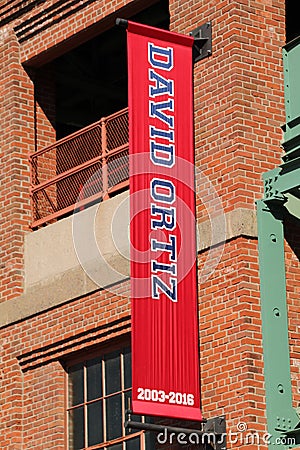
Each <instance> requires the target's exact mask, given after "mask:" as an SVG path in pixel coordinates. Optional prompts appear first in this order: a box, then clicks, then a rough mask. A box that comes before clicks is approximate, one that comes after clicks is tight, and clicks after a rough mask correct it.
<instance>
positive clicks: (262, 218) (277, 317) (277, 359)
mask: <svg viewBox="0 0 300 450" xmlns="http://www.w3.org/2000/svg"><path fill="white" fill-rule="evenodd" d="M280 195H281V194H280V193H278V199H277V200H275V199H274V198H273V200H272V201H267V202H265V201H263V200H259V201H258V202H257V221H258V248H259V267H260V269H259V270H260V289H261V316H262V334H263V357H264V376H265V389H266V408H267V424H268V433H270V434H271V435H272V438H271V444H270V446H269V448H270V449H274V445H276V450H286V449H287V448H293V447H295V446H297V445H299V443H300V433H299V431H300V430H299V431H297V429H298V428H299V426H300V419H299V415H298V414H297V412H296V410H295V409H294V408H293V407H292V388H291V373H290V356H289V341H288V318H287V304H286V280H285V261H284V236H283V221H282V214H283V209H284V207H283V201H281V199H280ZM288 439H292V440H288ZM279 440H280V441H281V443H279ZM293 440H294V441H293ZM287 443H292V444H291V445H286V444H287Z"/></svg>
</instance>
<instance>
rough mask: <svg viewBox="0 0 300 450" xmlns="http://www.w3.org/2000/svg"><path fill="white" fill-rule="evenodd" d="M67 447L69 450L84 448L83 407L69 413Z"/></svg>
mask: <svg viewBox="0 0 300 450" xmlns="http://www.w3.org/2000/svg"><path fill="white" fill-rule="evenodd" d="M69 447H70V450H79V449H81V448H83V447H84V417H83V406H80V407H79V408H76V409H72V410H71V411H69Z"/></svg>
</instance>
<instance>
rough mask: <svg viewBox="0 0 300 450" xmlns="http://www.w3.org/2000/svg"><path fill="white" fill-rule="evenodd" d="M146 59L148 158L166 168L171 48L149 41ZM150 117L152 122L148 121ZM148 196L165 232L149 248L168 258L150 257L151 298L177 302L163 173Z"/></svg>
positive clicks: (169, 191)
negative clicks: (163, 296) (163, 259)
mask: <svg viewBox="0 0 300 450" xmlns="http://www.w3.org/2000/svg"><path fill="white" fill-rule="evenodd" d="M148 62H149V64H150V66H151V69H149V71H148V79H149V90H148V92H149V118H150V126H149V151H150V160H151V162H152V163H153V164H154V165H155V166H161V167H164V168H168V169H170V168H172V167H174V165H175V163H176V161H175V143H174V80H172V79H171V78H170V75H171V73H170V72H171V71H172V69H173V67H174V58H173V48H172V47H160V46H157V45H155V44H153V43H151V42H149V44H148ZM158 70H159V73H158ZM163 71H166V72H167V74H168V77H165V76H164V74H163V73H162V72H163ZM151 119H154V120H155V122H154V123H151ZM158 121H159V122H160V125H159V126H157V122H158ZM150 196H151V199H152V200H153V203H152V204H151V219H150V220H151V230H152V231H153V232H155V231H159V230H164V231H165V235H166V241H165V242H164V241H161V240H157V239H155V237H154V238H152V239H151V251H152V252H158V251H159V254H160V255H161V254H163V255H165V257H167V259H168V261H164V262H160V261H156V260H155V259H151V293H152V298H153V299H155V300H159V299H160V298H161V294H164V295H165V296H166V297H167V298H168V299H169V300H171V301H172V302H177V236H176V234H171V233H170V232H173V231H174V230H176V227H177V222H176V206H170V205H173V203H175V201H176V189H175V185H174V183H173V182H172V181H171V180H169V179H167V178H165V177H164V178H162V177H160V178H156V177H153V178H152V180H151V181H150ZM169 233H170V234H169ZM154 257H155V256H154ZM160 392H161V391H160ZM172 394H173V393H172ZM177 395H179V394H178V393H177ZM180 395H181V394H180ZM183 395H186V394H183Z"/></svg>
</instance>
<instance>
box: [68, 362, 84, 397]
mask: <svg viewBox="0 0 300 450" xmlns="http://www.w3.org/2000/svg"><path fill="white" fill-rule="evenodd" d="M83 392H84V390H83V365H82V364H77V365H76V366H73V367H71V368H70V369H69V406H75V405H78V404H80V403H83Z"/></svg>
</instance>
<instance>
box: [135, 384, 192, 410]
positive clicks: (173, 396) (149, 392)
mask: <svg viewBox="0 0 300 450" xmlns="http://www.w3.org/2000/svg"><path fill="white" fill-rule="evenodd" d="M137 392H138V395H137V398H138V400H146V401H152V402H159V403H170V404H172V403H173V404H175V405H186V406H187V405H188V406H193V405H194V395H193V394H189V393H186V392H172V391H171V392H168V393H167V392H165V391H164V390H158V389H147V388H142V387H138V388H137Z"/></svg>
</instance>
